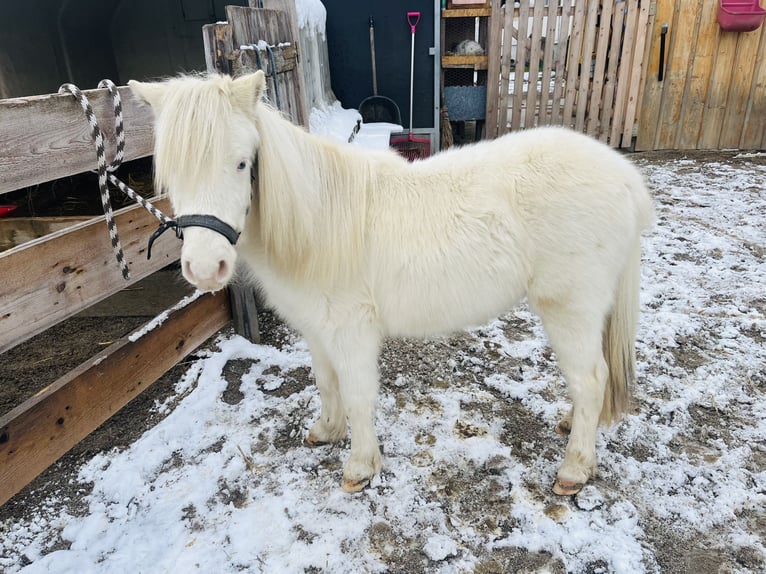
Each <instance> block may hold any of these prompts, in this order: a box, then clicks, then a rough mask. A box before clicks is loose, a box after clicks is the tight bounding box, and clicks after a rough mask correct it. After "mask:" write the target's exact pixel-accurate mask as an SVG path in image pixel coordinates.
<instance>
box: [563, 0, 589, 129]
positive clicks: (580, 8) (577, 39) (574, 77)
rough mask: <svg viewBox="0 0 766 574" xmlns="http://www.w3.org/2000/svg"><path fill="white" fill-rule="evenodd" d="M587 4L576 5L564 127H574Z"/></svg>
mask: <svg viewBox="0 0 766 574" xmlns="http://www.w3.org/2000/svg"><path fill="white" fill-rule="evenodd" d="M585 4H586V3H585V2H577V4H576V5H575V12H574V21H573V23H572V35H571V36H570V38H569V55H568V56H567V82H566V95H565V97H564V112H563V117H562V118H561V120H562V123H563V125H565V126H567V127H572V110H573V109H574V103H575V98H576V96H577V83H578V80H579V72H580V63H581V61H582V57H583V55H582V41H583V33H584V29H583V28H584V25H585Z"/></svg>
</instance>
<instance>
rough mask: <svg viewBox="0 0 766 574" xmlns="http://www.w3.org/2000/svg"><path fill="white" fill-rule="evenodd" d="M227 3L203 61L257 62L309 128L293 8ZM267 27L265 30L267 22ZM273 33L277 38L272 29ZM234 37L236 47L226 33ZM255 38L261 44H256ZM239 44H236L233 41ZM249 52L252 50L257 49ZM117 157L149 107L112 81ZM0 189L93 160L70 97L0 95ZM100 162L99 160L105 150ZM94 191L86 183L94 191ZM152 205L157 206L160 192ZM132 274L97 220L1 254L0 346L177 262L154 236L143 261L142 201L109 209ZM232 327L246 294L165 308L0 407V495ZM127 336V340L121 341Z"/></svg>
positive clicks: (104, 99) (141, 142)
mask: <svg viewBox="0 0 766 574" xmlns="http://www.w3.org/2000/svg"><path fill="white" fill-rule="evenodd" d="M265 1H266V3H267V5H270V6H272V7H275V8H279V9H280V10H282V12H277V11H276V10H273V9H264V10H253V9H249V8H236V7H228V8H227V11H228V12H227V13H228V15H229V16H230V17H231V18H232V23H219V24H215V25H212V26H210V27H205V30H204V31H203V39H204V41H205V45H206V48H207V49H206V51H207V53H208V66H209V69H211V70H218V71H222V72H236V71H237V70H238V69H239V68H243V69H252V68H254V67H255V68H261V69H264V70H265V72H266V73H267V75H268V80H269V83H270V88H271V89H272V90H273V91H272V92H271V93H272V94H275V92H276V90H277V89H278V90H279V91H280V94H281V96H282V100H281V103H282V104H283V105H282V106H280V107H281V109H282V110H283V111H285V112H286V113H287V114H289V115H291V116H292V118H293V119H294V121H296V122H297V123H301V124H303V125H308V106H307V105H306V101H305V98H304V97H303V93H304V92H303V91H302V85H303V81H304V80H303V75H302V74H303V72H302V69H301V68H300V62H299V57H298V47H297V42H296V41H295V38H297V29H298V27H297V21H296V18H295V7H294V5H293V4H292V2H290V1H288V0H265ZM273 26H276V28H273ZM275 34H276V38H277V39H270V37H272V38H274V37H275ZM235 38H237V39H241V44H236V50H235V49H234V46H235V44H232V43H231V42H232V41H233V40H234V39H235ZM259 40H266V41H267V42H268V43H269V47H268V48H267V47H265V46H263V45H260V46H259V45H258V43H259ZM244 44H247V45H248V46H246V47H245V48H244V49H243V48H242V47H241V46H242V45H244ZM256 52H257V54H256ZM119 90H120V94H121V96H122V101H123V115H124V118H125V136H126V147H125V160H126V161H129V160H132V159H137V158H141V157H145V156H148V155H150V154H151V153H152V150H153V134H152V113H151V110H150V109H149V108H148V107H146V106H143V105H141V104H139V102H137V101H136V99H135V98H133V96H132V94H131V92H130V90H129V89H128V88H126V87H120V88H119ZM85 94H86V96H87V97H88V98H89V100H90V101H91V104H92V105H93V108H94V111H95V113H96V116H97V118H98V119H99V124H100V126H101V127H102V130H103V132H104V136H105V139H106V142H107V151H109V150H110V149H111V150H113V149H114V147H115V145H116V141H115V134H114V126H113V111H112V107H111V106H112V104H111V99H110V98H109V95H108V92H107V90H86V91H85ZM0 125H2V126H3V130H2V131H1V132H0V193H5V192H8V191H12V190H16V189H20V188H23V187H27V186H31V185H36V184H39V183H42V182H46V181H50V180H53V179H57V178H61V177H66V176H70V175H74V174H76V173H81V172H83V171H88V170H92V169H95V167H96V156H95V150H94V147H93V143H92V142H91V138H90V132H89V127H88V124H87V122H86V120H85V117H84V115H83V113H82V110H81V109H80V106H79V104H78V103H77V102H76V101H75V100H74V98H73V97H72V96H70V95H47V96H35V97H31V98H19V99H11V100H3V101H0ZM108 159H109V158H108ZM94 193H97V190H95V189H94ZM156 205H158V207H159V208H160V209H161V210H163V211H164V212H168V211H169V210H170V206H169V205H168V202H167V200H164V199H161V200H159V201H158V202H157V203H156ZM116 215H117V226H118V229H119V232H120V238H121V240H122V244H123V248H124V250H125V257H126V260H127V262H128V265H129V268H130V272H131V280H130V281H129V282H126V281H125V280H124V279H123V278H122V275H121V273H120V269H119V266H118V265H117V263H116V261H115V260H114V254H113V252H112V247H111V243H110V241H109V235H108V232H107V227H106V224H105V223H104V221H103V217H99V218H95V219H93V220H89V221H87V222H84V223H81V224H77V225H75V226H72V227H70V228H66V229H63V230H60V231H58V232H55V233H53V234H51V235H48V236H46V237H43V238H41V239H38V240H34V241H31V242H28V243H25V244H23V245H20V246H18V247H15V248H12V249H10V250H9V251H5V252H3V253H0V276H1V277H2V278H3V281H1V282H0V353H2V352H3V351H5V350H7V349H10V348H12V347H14V346H16V345H18V344H20V343H22V342H23V341H25V340H27V339H29V338H30V337H32V336H33V335H35V334H37V333H40V332H42V331H43V330H45V329H47V328H49V327H51V326H53V325H55V324H56V323H58V322H60V321H62V320H64V319H66V318H68V317H71V316H73V315H74V314H76V313H78V312H79V311H81V310H83V309H85V308H87V307H88V306H90V305H92V304H94V303H96V302H98V301H100V300H102V299H104V298H106V297H108V296H109V295H112V294H114V293H116V292H117V291H119V290H121V289H123V288H125V287H127V286H129V285H130V284H132V283H133V282H135V281H138V280H139V279H142V278H144V277H146V276H147V275H149V274H150V273H152V272H154V271H156V270H159V269H161V268H163V267H165V266H166V265H168V264H169V263H172V262H174V261H176V260H177V259H178V257H179V255H180V243H179V242H178V240H177V239H176V238H175V237H174V236H172V234H165V235H164V236H162V237H161V238H159V239H158V240H157V241H156V243H155V244H154V246H153V249H152V259H151V260H150V261H149V260H147V259H146V245H147V239H148V237H149V235H150V234H151V232H152V231H154V229H156V227H157V225H158V222H157V220H156V219H154V217H153V216H152V215H150V214H149V213H148V212H146V211H145V210H144V209H143V208H142V207H138V206H136V207H131V208H126V209H123V210H120V211H118V212H117V214H116ZM232 306H233V307H234V311H235V312H234V318H235V327H238V332H240V333H243V334H245V335H249V336H251V338H255V337H257V336H258V332H257V330H258V324H257V317H255V308H254V306H253V298H252V293H247V294H241V293H240V295H238V296H233V297H232V299H231V303H230V301H229V298H228V296H227V294H226V293H218V294H215V295H205V296H202V297H200V298H198V299H196V300H195V301H194V302H192V303H190V304H189V305H186V306H185V307H183V308H181V309H179V310H177V311H174V312H173V313H171V314H170V316H169V317H168V318H167V319H166V320H165V321H164V322H163V323H162V325H160V326H159V327H156V328H154V329H152V330H148V332H146V333H143V334H142V335H141V336H140V337H130V336H128V337H126V338H124V339H122V340H120V341H118V342H117V343H115V344H113V345H111V346H110V347H108V348H107V349H106V350H105V351H104V352H102V353H99V354H98V355H97V356H95V357H93V358H92V359H89V360H88V361H86V362H85V363H83V364H82V365H81V366H79V367H77V368H76V369H74V370H73V371H71V372H70V373H68V374H66V375H65V376H64V377H62V378H60V379H59V380H57V381H56V382H54V383H53V384H51V385H49V386H48V387H46V388H45V389H42V390H41V391H40V392H39V393H38V394H37V395H35V396H34V397H33V398H31V399H29V400H28V401H26V402H24V403H23V404H21V405H19V406H18V407H16V408H14V409H13V410H11V411H10V412H9V413H6V414H3V415H1V416H0V504H3V503H4V502H5V501H7V500H8V499H9V498H10V497H11V496H13V495H14V494H15V493H16V492H18V491H19V490H20V489H21V488H23V487H24V486H25V485H26V484H28V483H29V482H30V481H31V480H32V479H34V478H35V477H36V476H37V475H38V474H39V473H40V472H42V471H43V470H44V469H45V468H47V467H48V466H49V465H50V464H52V463H53V462H54V461H56V460H57V459H58V458H59V457H60V456H61V455H62V454H64V453H65V452H66V451H67V450H69V449H70V448H71V447H72V446H74V445H75V444H76V443H77V442H79V441H80V440H82V438H84V437H85V436H86V435H87V434H89V433H90V432H91V431H93V430H94V429H95V428H96V427H98V426H99V425H100V424H101V423H102V422H104V421H105V420H106V419H108V418H109V417H110V416H111V415H113V414H114V413H115V412H117V411H118V410H119V409H120V408H122V407H123V406H124V405H125V404H127V403H128V402H129V401H130V400H131V399H132V398H134V397H135V396H136V395H138V394H139V393H140V392H141V391H143V389H145V388H147V387H148V386H149V385H150V384H152V383H153V382H154V381H155V380H157V379H158V378H159V377H160V376H161V375H162V374H163V373H164V372H166V371H167V370H168V369H169V368H170V367H172V366H173V365H174V364H176V363H177V362H178V361H179V360H181V359H182V358H183V357H184V356H186V355H187V354H189V353H190V352H191V351H192V350H194V349H195V348H196V347H197V346H199V345H200V344H201V343H203V342H204V341H205V340H206V339H208V338H209V337H210V336H211V335H213V334H214V333H215V332H216V331H218V330H219V329H221V328H222V327H223V326H224V325H226V324H227V323H228V322H229V320H230V319H231V318H232ZM132 339H135V340H132Z"/></svg>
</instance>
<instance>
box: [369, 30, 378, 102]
mask: <svg viewBox="0 0 766 574" xmlns="http://www.w3.org/2000/svg"><path fill="white" fill-rule="evenodd" d="M370 59H371V60H372V95H373V96H377V95H378V70H377V63H376V57H375V20H374V19H373V17H372V16H370Z"/></svg>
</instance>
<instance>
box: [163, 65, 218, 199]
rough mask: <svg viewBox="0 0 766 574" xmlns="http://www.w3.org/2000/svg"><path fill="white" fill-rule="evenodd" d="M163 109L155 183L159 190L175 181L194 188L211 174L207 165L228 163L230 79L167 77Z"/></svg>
mask: <svg viewBox="0 0 766 574" xmlns="http://www.w3.org/2000/svg"><path fill="white" fill-rule="evenodd" d="M167 85H168V87H169V88H172V89H168V90H166V91H165V94H164V96H163V100H162V107H163V113H162V114H161V116H160V119H159V120H158V124H157V129H156V130H155V147H154V167H155V174H154V179H155V184H156V187H157V189H158V190H160V192H163V191H164V190H167V189H168V188H169V187H170V185H171V183H173V184H175V185H178V186H181V187H182V188H186V189H193V188H194V185H195V183H194V182H197V184H199V182H204V181H205V180H206V178H209V177H211V172H210V170H209V169H206V168H207V166H210V165H220V164H221V162H223V161H224V150H223V143H224V141H225V138H226V127H227V126H228V125H229V119H230V118H231V115H232V105H231V101H230V98H228V97H222V96H224V95H229V94H230V91H231V90H230V85H231V81H230V79H229V78H226V77H224V76H219V75H217V74H211V75H210V76H202V75H182V76H178V77H176V78H172V79H170V80H167Z"/></svg>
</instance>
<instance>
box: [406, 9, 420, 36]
mask: <svg viewBox="0 0 766 574" xmlns="http://www.w3.org/2000/svg"><path fill="white" fill-rule="evenodd" d="M413 18H414V19H415V21H414V22H413V21H412V20H413ZM418 22H420V12H407V23H408V24H409V25H410V31H411V32H412V33H413V34H415V28H416V27H417V25H418Z"/></svg>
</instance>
